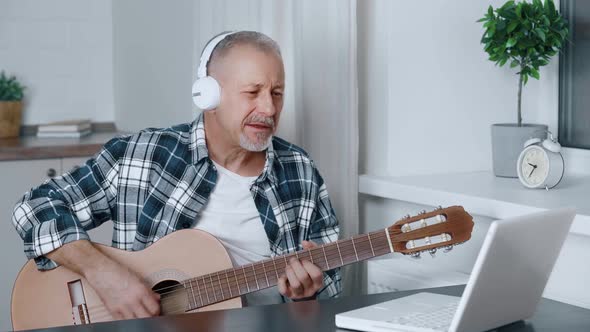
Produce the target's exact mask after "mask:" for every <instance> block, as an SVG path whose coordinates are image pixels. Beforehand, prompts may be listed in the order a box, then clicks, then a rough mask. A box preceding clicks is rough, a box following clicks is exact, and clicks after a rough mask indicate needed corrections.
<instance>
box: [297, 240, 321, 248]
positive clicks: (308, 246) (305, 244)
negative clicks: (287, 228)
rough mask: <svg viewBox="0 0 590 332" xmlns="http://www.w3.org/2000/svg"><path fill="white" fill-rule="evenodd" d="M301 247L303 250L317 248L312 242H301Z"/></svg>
mask: <svg viewBox="0 0 590 332" xmlns="http://www.w3.org/2000/svg"><path fill="white" fill-rule="evenodd" d="M301 245H302V246H303V249H313V248H317V247H318V245H317V244H315V243H314V242H312V241H303V242H301Z"/></svg>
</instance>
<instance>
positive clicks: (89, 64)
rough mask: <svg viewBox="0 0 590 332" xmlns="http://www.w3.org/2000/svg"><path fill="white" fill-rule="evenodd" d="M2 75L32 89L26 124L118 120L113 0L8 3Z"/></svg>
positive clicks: (1, 10)
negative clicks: (115, 108) (81, 120)
mask: <svg viewBox="0 0 590 332" xmlns="http://www.w3.org/2000/svg"><path fill="white" fill-rule="evenodd" d="M0 70H4V71H6V72H7V73H9V74H14V75H16V76H17V78H19V80H20V81H21V82H22V83H23V84H24V85H26V86H27V90H26V91H25V110H24V113H23V123H24V124H37V123H43V122H49V121H56V120H65V119H71V118H90V119H92V120H93V121H97V122H106V121H109V122H110V121H114V118H115V116H114V106H113V104H114V103H113V29H112V8H111V0H97V1H91V0H52V1H39V0H2V1H1V2H0Z"/></svg>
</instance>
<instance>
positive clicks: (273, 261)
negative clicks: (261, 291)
mask: <svg viewBox="0 0 590 332" xmlns="http://www.w3.org/2000/svg"><path fill="white" fill-rule="evenodd" d="M272 265H273V266H274V267H275V274H276V275H277V283H278V282H279V271H278V270H277V263H276V259H275V258H273V260H272Z"/></svg>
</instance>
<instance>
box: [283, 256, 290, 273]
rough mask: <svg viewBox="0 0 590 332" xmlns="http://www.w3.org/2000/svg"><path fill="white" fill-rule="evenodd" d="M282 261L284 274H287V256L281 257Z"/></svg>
mask: <svg viewBox="0 0 590 332" xmlns="http://www.w3.org/2000/svg"><path fill="white" fill-rule="evenodd" d="M283 260H284V261H285V274H287V265H289V264H288V263H287V256H283Z"/></svg>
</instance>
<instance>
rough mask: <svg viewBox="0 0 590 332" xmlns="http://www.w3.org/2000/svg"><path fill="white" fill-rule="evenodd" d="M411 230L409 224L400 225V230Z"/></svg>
mask: <svg viewBox="0 0 590 332" xmlns="http://www.w3.org/2000/svg"><path fill="white" fill-rule="evenodd" d="M411 230H412V227H411V226H410V225H409V224H403V225H402V232H404V233H406V232H409V231H411Z"/></svg>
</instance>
